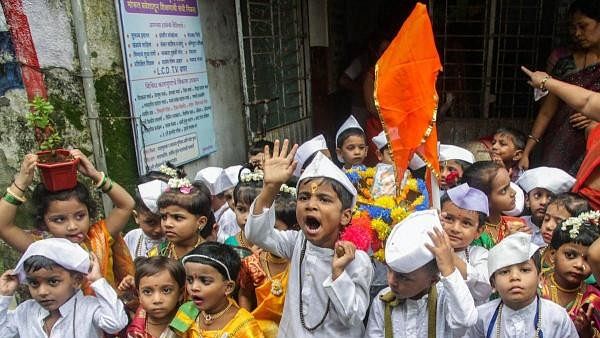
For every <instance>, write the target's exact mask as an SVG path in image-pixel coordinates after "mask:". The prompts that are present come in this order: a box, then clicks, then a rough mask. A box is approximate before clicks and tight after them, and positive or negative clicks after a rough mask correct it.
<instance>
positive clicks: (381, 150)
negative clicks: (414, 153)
mask: <svg viewBox="0 0 600 338" xmlns="http://www.w3.org/2000/svg"><path fill="white" fill-rule="evenodd" d="M371 141H373V144H375V147H376V148H377V150H376V151H375V155H377V161H379V163H385V164H390V165H394V161H393V160H392V156H391V155H390V147H389V146H388V140H387V137H386V136H385V131H382V132H381V133H379V134H377V136H375V137H373V138H372V139H371Z"/></svg>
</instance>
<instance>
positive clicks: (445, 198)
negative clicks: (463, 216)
mask: <svg viewBox="0 0 600 338" xmlns="http://www.w3.org/2000/svg"><path fill="white" fill-rule="evenodd" d="M448 202H452V200H451V199H450V196H448V194H444V195H442V198H441V201H440V204H441V206H442V210H444V204H446V203H448ZM452 203H454V202H452ZM456 207H457V208H460V207H459V206H458V205H457V206H456ZM461 209H462V208H461ZM469 211H471V210H469ZM474 212H476V213H477V222H478V224H477V229H479V228H481V227H482V226H484V225H485V223H486V222H487V219H488V217H487V215H486V214H484V213H483V212H481V211H474Z"/></svg>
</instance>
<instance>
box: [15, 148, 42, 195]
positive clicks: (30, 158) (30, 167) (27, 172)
mask: <svg viewBox="0 0 600 338" xmlns="http://www.w3.org/2000/svg"><path fill="white" fill-rule="evenodd" d="M37 161H38V157H37V155H34V154H27V155H25V157H24V158H23V162H21V169H20V170H19V174H18V175H17V176H16V177H15V184H17V186H18V187H19V188H22V189H27V187H28V186H30V185H31V183H32V182H33V174H34V173H35V165H36V164H37Z"/></svg>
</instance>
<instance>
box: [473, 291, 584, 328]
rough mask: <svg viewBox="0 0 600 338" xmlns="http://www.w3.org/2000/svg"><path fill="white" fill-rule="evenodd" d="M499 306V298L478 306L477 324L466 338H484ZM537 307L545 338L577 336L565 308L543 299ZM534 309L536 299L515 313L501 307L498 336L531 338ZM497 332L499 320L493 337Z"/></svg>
mask: <svg viewBox="0 0 600 338" xmlns="http://www.w3.org/2000/svg"><path fill="white" fill-rule="evenodd" d="M499 303H500V299H495V300H493V301H491V302H489V303H487V304H483V305H481V306H479V307H477V311H478V313H479V318H478V319H477V324H476V325H475V326H473V327H471V328H470V329H469V331H468V332H467V335H466V337H473V338H475V337H477V338H479V337H485V336H486V334H487V331H488V328H489V326H490V322H491V320H492V317H493V316H494V312H495V311H496V308H497V307H498V304H499ZM540 307H541V309H540V312H541V314H542V325H541V329H542V332H543V334H544V338H577V337H579V335H578V334H577V330H576V329H575V325H574V324H573V322H572V321H571V319H570V318H569V315H568V314H567V312H566V311H565V309H564V308H562V307H561V306H560V305H558V304H555V303H553V302H551V301H549V300H546V299H542V302H541V305H540ZM536 309H537V299H535V298H534V300H533V301H532V302H531V304H529V305H527V306H526V307H524V308H522V309H520V310H517V311H515V310H513V309H511V308H509V307H508V306H503V308H502V323H501V325H502V326H501V329H500V336H501V337H505V338H512V337H514V338H521V337H534V336H535V327H534V319H535V315H536ZM497 329H498V320H496V323H495V324H494V327H493V328H492V337H496V332H497V331H496V330H497Z"/></svg>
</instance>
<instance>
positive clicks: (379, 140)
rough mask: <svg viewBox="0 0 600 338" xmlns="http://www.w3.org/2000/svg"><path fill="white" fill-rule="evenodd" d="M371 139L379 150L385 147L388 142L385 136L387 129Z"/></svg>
mask: <svg viewBox="0 0 600 338" xmlns="http://www.w3.org/2000/svg"><path fill="white" fill-rule="evenodd" d="M371 140H372V141H373V143H374V144H375V146H376V147H377V149H378V150H381V148H383V147H385V145H386V144H388V140H387V137H386V136H385V131H382V132H381V133H379V134H377V136H375V137H373V138H372V139H371Z"/></svg>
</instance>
